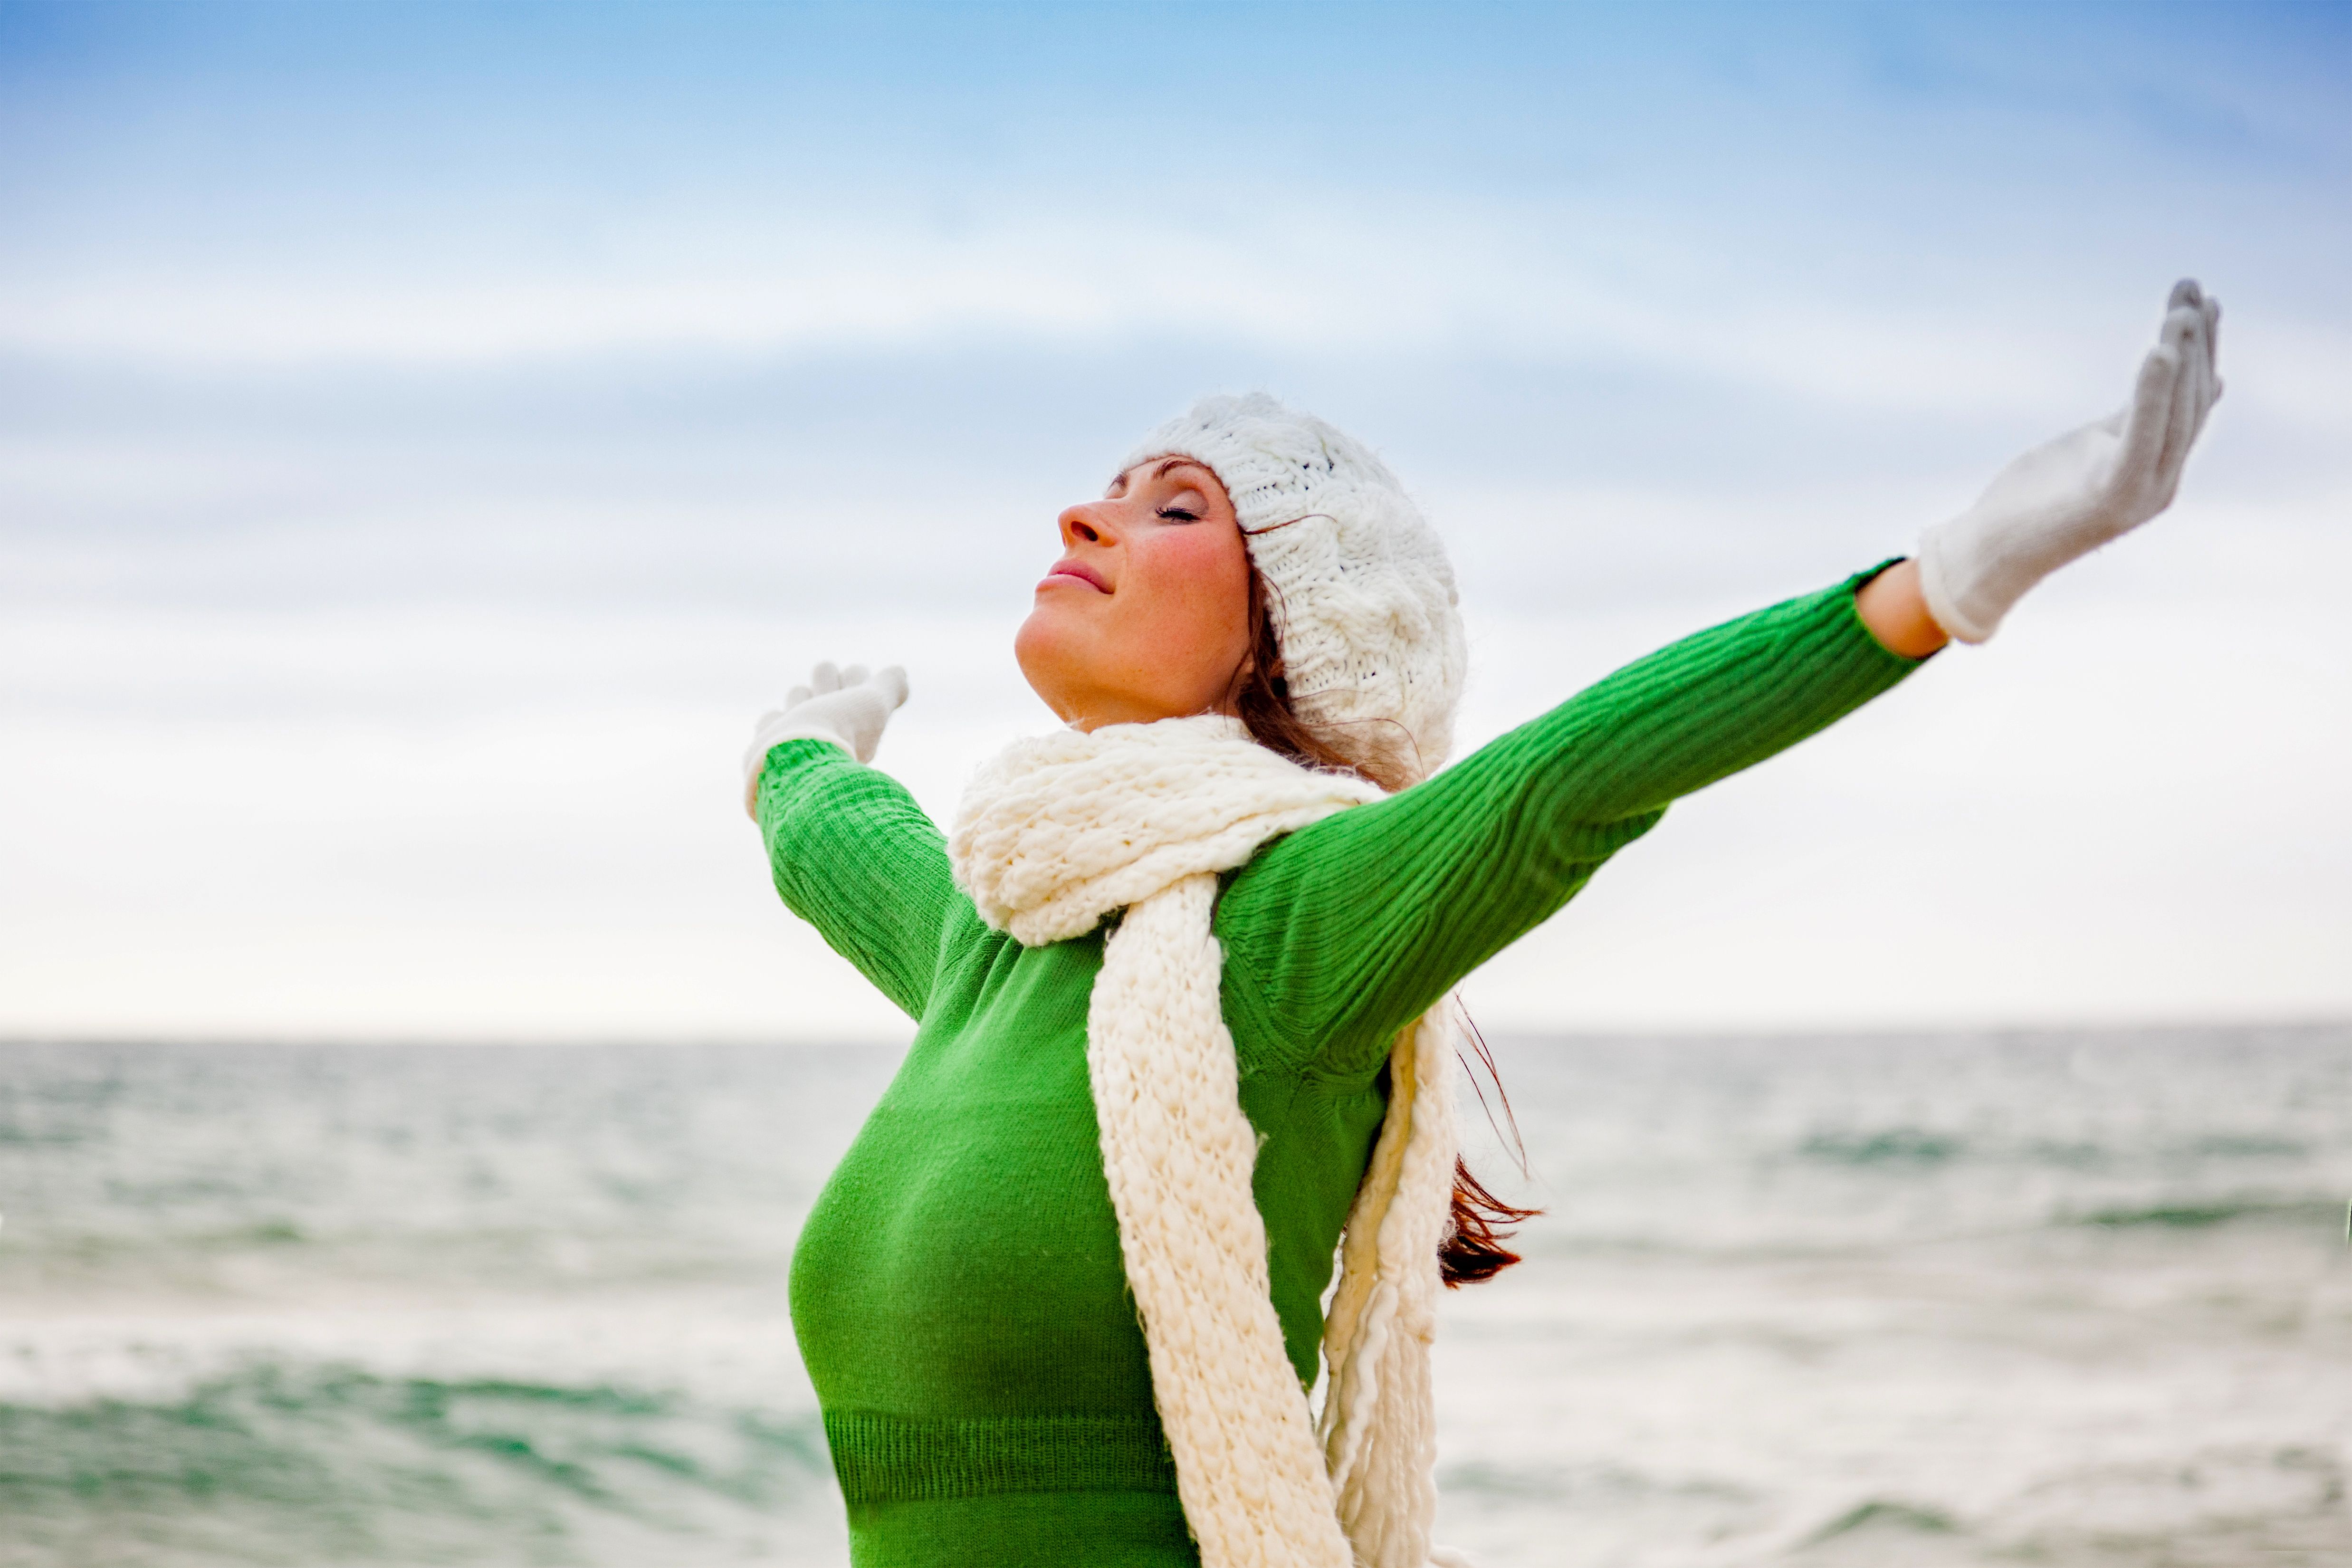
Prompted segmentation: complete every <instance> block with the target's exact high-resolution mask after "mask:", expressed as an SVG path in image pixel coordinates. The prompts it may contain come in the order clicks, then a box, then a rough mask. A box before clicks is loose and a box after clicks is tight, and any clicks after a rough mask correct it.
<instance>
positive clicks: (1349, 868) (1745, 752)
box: [1217, 567, 1917, 1073]
mask: <svg viewBox="0 0 2352 1568" xmlns="http://www.w3.org/2000/svg"><path fill="white" fill-rule="evenodd" d="M1875 570H1884V568H1883V567H1882V568H1878V569H1875ZM1875 570H1874V571H1873V572H1868V573H1863V574H1858V575H1856V576H1855V577H1853V578H1852V579H1849V580H1848V581H1847V582H1844V583H1842V584H1838V585H1837V586H1836V587H1833V588H1830V589H1827V590H1824V591H1823V592H1821V593H1818V594H1813V595H1807V596H1806V597H1804V598H1800V599H1791V600H1790V601H1789V602H1787V603H1786V604H1781V605H1773V606H1771V607H1770V608H1769V609H1764V610H1759V611H1758V612H1756V613H1755V614H1753V615H1749V616H1742V617H1740V618H1739V619H1738V620H1736V621H1730V622H1727V623H1726V624H1725V625H1722V626H1716V627H1713V628H1711V629H1709V630H1707V631H1703V632H1700V633H1698V634H1696V636H1693V637H1685V638H1684V639H1683V640H1682V641H1680V642H1678V643H1675V644H1674V645H1672V646H1671V647H1665V648H1663V649H1661V650H1660V651H1658V652H1656V653H1654V654H1652V655H1650V656H1649V657H1648V658H1643V659H1641V660H1639V661H1637V662H1635V663H1633V664H1630V665H1628V666H1626V667H1625V668H1622V669H1621V670H1618V671H1617V672H1616V673H1615V674H1613V675H1611V676H1609V677H1607V678H1606V679H1602V680H1601V681H1599V682H1598V683H1596V684H1594V685H1593V686H1591V687H1589V688H1587V689H1585V690H1583V691H1581V692H1579V693H1578V694H1577V695H1576V696H1574V697H1572V698H1570V700H1568V701H1567V702H1565V703H1562V704H1561V705H1560V706H1559V707H1558V708H1555V709H1553V710H1551V711H1550V712H1549V713H1547V714H1545V715H1544V716H1543V717H1542V718H1540V719H1538V720H1536V721H1533V722H1532V723H1529V724H1526V725H1523V726H1521V727H1520V728H1518V729H1517V730H1514V731H1511V732H1510V733H1509V734H1507V735H1505V736H1503V737H1501V738H1500V739H1499V740H1496V741H1495V742H1493V743H1492V744H1489V745H1487V746H1485V747H1483V748H1481V749H1480V750H1479V751H1478V752H1475V754H1473V755H1471V756H1469V757H1467V758H1465V759H1464V760H1463V761H1462V762H1461V763H1457V764H1456V765H1454V767H1451V768H1448V769H1446V770H1444V772H1442V773H1438V774H1437V775H1436V776H1435V777H1433V778H1432V779H1429V780H1428V781H1427V782H1425V783H1423V784H1418V785H1415V786H1414V787H1413V788H1412V789H1409V790H1405V791H1403V792H1402V793H1401V794H1399V795H1393V796H1391V798H1389V799H1387V800H1384V801H1381V802H1378V803H1376V804H1374V805H1366V806H1359V807H1357V808H1356V809H1355V810H1353V811H1346V812H1341V813H1340V814H1339V815H1338V816H1331V817H1327V818H1325V819H1324V820H1323V821H1321V822H1318V823H1317V824H1315V825H1314V826H1311V827H1307V828H1304V829H1302V830H1300V831H1299V832H1297V833H1294V834H1292V835H1291V836H1290V837H1287V838H1286V839H1283V840H1282V841H1281V842H1279V843H1277V844H1275V845H1273V846H1271V847H1268V848H1267V849H1265V851H1263V852H1262V853H1261V854H1260V855H1259V856H1258V857H1257V858H1256V859H1255V860H1253V861H1251V862H1250V864H1249V865H1248V866H1246V867H1244V868H1243V869H1242V870H1241V871H1240V872H1239V873H1238V874H1236V875H1235V876H1234V879H1232V881H1231V882H1230V883H1229V884H1228V885H1227V888H1226V890H1225V893H1224V896H1223V900H1222V901H1221V903H1220V905H1219V908H1218V915H1217V935H1218V938H1219V940H1220V941H1221V942H1223V945H1224V950H1225V984H1224V1000H1225V1009H1226V1017H1227V1019H1228V1020H1229V1021H1230V1022H1231V1023H1232V1024H1233V1026H1234V1037H1235V1038H1236V1040H1253V1039H1255V1040H1257V1041H1260V1042H1270V1043H1271V1048H1272V1049H1273V1050H1274V1051H1275V1052H1276V1055H1277V1058H1278V1059H1277V1060H1276V1061H1273V1062H1252V1061H1247V1060H1244V1063H1243V1068H1244V1071H1250V1070H1254V1069H1255V1068H1260V1067H1266V1066H1290V1067H1297V1066H1300V1065H1304V1064H1306V1063H1307V1062H1309V1061H1315V1060H1318V1058H1319V1065H1321V1066H1322V1067H1324V1068H1326V1069H1328V1070H1330V1071H1334V1072H1340V1073H1352V1072H1358V1071H1363V1070H1367V1069H1369V1068H1376V1067H1377V1066H1378V1064H1379V1063H1380V1062H1381V1060H1382V1059H1384V1058H1385V1057H1386V1055H1387V1052H1388V1048H1389V1046H1390V1043H1391V1040H1392V1039H1393V1038H1394V1037H1395V1034H1396V1032H1397V1030H1399V1029H1400V1028H1402V1027H1403V1026H1404V1025H1405V1024H1406V1023H1407V1022H1409V1021H1410V1020H1412V1018H1413V1017H1414V1016H1417V1015H1418V1014H1420V1013H1421V1012H1423V1010H1424V1009H1426V1008H1427V1007H1428V1006H1429V1005H1431V1004H1433V1003H1434V1002H1435V1001H1436V1000H1437V999H1438V998H1439V997H1440V996H1442V995H1444V994H1445V992H1446V991H1447V990H1448V989H1449V988H1450V987H1452V986H1453V985H1454V984H1456V983H1458V982H1459V981H1460V980H1461V979H1462V978H1463V977H1464V976H1465V975H1466V974H1468V973H1470V972H1471V971H1472V970H1473V969H1475V968H1476V967H1477V966H1478V965H1479V964H1481V963H1485V962H1486V960H1487V959H1488V958H1491V957H1493V956H1494V955H1495V954H1496V952H1500V951H1501V950H1502V949H1503V948H1505V947H1507V946H1508V945H1509V944H1510V943H1511V942H1513V941H1515V940H1516V939H1517V938H1518V937H1520V936H1523V935H1525V934H1526V933H1527V932H1528V931H1531V930H1533V929H1534V928H1535V927H1536V926H1538V925H1539V924H1541V923H1542V922H1543V921H1544V920H1545V919H1547V918H1548V917H1549V916H1550V915H1551V914H1552V913H1553V912H1554V911H1556V910H1559V907H1560V906H1561V905H1562V904H1564V903H1566V902H1567V901H1568V900H1570V898H1572V897H1573V896H1574V895H1575V894H1576V892H1577V890H1578V889H1580V888H1582V887H1583V886H1584V884H1585V882H1586V880H1587V879H1590V878H1591V875H1592V873H1593V871H1594V870H1595V869H1596V868H1598V867H1599V866H1600V865H1601V862H1603V861H1605V860H1607V859H1608V858H1609V857H1611V856H1612V855H1613V854H1615V853H1616V852H1617V851H1618V850H1620V849H1622V848H1623V847H1625V846H1626V845H1628V844H1630V843H1632V842H1633V840H1634V839H1636V838H1638V837H1641V836H1642V835H1643V834H1644V833H1646V832H1648V831H1649V830H1650V828H1651V827H1652V826H1654V825H1655V824H1656V822H1657V820H1658V818H1659V817H1660V816H1663V815H1664V812H1665V808H1666V805H1667V803H1669V802H1670V801H1673V800H1674V799H1675V798H1676V797H1677V796H1680V795H1688V794H1690V793H1691V792H1692V791H1694V790H1698V789H1703V788H1705V787H1706V785H1708V784H1713V783H1715V782H1716V781H1717V779H1720V778H1723V777H1726V776H1727V775H1728V774H1731V773H1738V771H1739V770H1741V769H1742V768H1746V767H1749V766H1752V765H1754V764H1755V763H1759V762H1761V761H1763V760H1764V759H1765V758H1766V757H1769V756H1770V755H1772V754H1773V753H1774V752H1780V751H1782V750H1784V749H1786V748H1787V747H1790V746H1792V745H1794V744H1796V743H1797V742H1799V741H1801V740H1803V739H1804V738H1805V737H1806V736H1808V735H1810V734H1811V733H1813V732H1814V731H1817V730H1820V729H1822V728H1823V727H1824V726H1826V725H1828V724H1830V723H1832V722H1833V721H1836V720H1837V719H1839V718H1841V717H1842V716H1843V715H1844V714H1846V713H1849V712H1851V711H1853V710H1854V709H1855V708H1858V707H1860V706H1861V705H1862V704H1863V703H1864V702H1866V701H1868V700H1870V699H1872V698H1873V697H1875V696H1877V695H1878V694H1879V693H1881V692H1883V691H1885V690H1886V689H1888V688H1890V687H1892V686H1894V685H1895V683H1896V682H1898V681H1900V680H1901V679H1903V678H1904V677H1905V676H1906V675H1907V674H1909V673H1910V672H1911V670H1913V669H1914V668H1916V667H1917V665H1916V661H1915V660H1911V659H1907V658H1902V657H1900V656H1898V655H1895V654H1893V653H1889V652H1888V651H1887V650H1886V649H1885V647H1881V646H1880V644H1879V642H1878V640H1877V639H1876V638H1875V637H1872V636H1871V635H1870V632H1869V630H1868V628H1867V627H1865V626H1864V625H1863V624H1862V618H1861V616H1860V615H1859V614H1858V613H1857V612H1856V610H1855V608H1854V591H1855V589H1856V588H1857V587H1858V586H1859V585H1860V584H1863V583H1864V582H1866V581H1868V580H1869V578H1870V577H1872V576H1874V575H1875Z"/></svg>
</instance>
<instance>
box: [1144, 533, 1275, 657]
mask: <svg viewBox="0 0 2352 1568" xmlns="http://www.w3.org/2000/svg"><path fill="white" fill-rule="evenodd" d="M1133 555H1134V564H1135V565H1136V566H1138V567H1140V568H1142V570H1141V571H1140V572H1139V573H1138V574H1137V576H1139V578H1140V579H1141V580H1142V581H1143V582H1144V583H1145V584H1148V585H1149V586H1150V607H1151V612H1152V613H1151V617H1150V618H1151V620H1152V622H1153V631H1154V632H1155V633H1156V634H1157V635H1158V636H1159V637H1162V638H1164V639H1166V641H1167V642H1168V643H1169V644H1171V645H1176V646H1181V647H1189V648H1192V649H1194V650H1196V651H1198V652H1201V653H1202V654H1210V653H1222V652H1223V651H1224V650H1225V648H1226V647H1227V646H1228V645H1230V644H1232V643H1234V641H1235V640H1236V639H1239V640H1241V641H1244V642H1246V641H1247V639H1248V628H1247V627H1246V626H1244V625H1243V622H1244V620H1246V619H1247V617H1248V612H1249V556H1248V554H1247V552H1246V551H1245V549H1244V546H1243V544H1242V542H1241V538H1240V536H1239V535H1238V534H1232V533H1220V532H1217V531H1212V530H1211V529H1208V528H1205V527H1202V528H1186V529H1169V530H1166V531H1162V532H1160V533H1159V534H1156V535H1154V536H1153V537H1152V539H1151V540H1150V542H1149V543H1148V544H1146V545H1145V546H1144V547H1142V548H1141V549H1138V550H1135V551H1134V552H1133Z"/></svg>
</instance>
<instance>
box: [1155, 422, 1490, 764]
mask: <svg viewBox="0 0 2352 1568" xmlns="http://www.w3.org/2000/svg"><path fill="white" fill-rule="evenodd" d="M1159 457H1186V458H1192V459H1193V460H1194V461H1196V462H1201V463H1205V464H1207V465H1208V467H1209V468H1210V469H1211V470H1213V472H1214V473H1215V474H1216V476H1217V478H1218V479H1220V480H1221V481H1223V484H1224V487H1225V490H1226V493H1227V494H1228V495H1230V496H1231V497H1232V498H1233V503H1234V511H1235V512H1236V513H1237V514H1238V515H1239V517H1240V520H1241V526H1242V532H1243V534H1244V536H1246V538H1247V540H1248V542H1249V552H1250V560H1251V562H1252V563H1254V564H1255V566H1256V567H1257V569H1258V572H1259V574H1260V575H1262V576H1264V577H1265V580H1266V582H1267V584H1269V585H1270V586H1271V587H1272V588H1273V589H1274V602H1273V611H1274V629H1275V634H1276V637H1279V638H1280V639H1281V641H1282V658H1283V666H1284V676H1285V679H1286V681H1287V683H1288V687H1289V691H1290V700H1291V705H1292V706H1293V707H1294V708H1295V709H1296V710H1297V713H1298V716H1299V718H1300V719H1302V720H1304V721H1306V722H1307V724H1308V725H1310V726H1312V727H1313V728H1314V729H1315V730H1316V731H1317V732H1318V734H1319V735H1320V736H1321V737H1322V738H1323V739H1324V740H1325V741H1326V742H1328V743H1329V744H1330V746H1331V747H1332V749H1333V750H1335V751H1337V752H1339V753H1340V754H1341V755H1342V756H1345V757H1347V758H1348V759H1349V761H1351V762H1356V763H1366V762H1369V763H1373V764H1375V765H1376V766H1378V765H1381V764H1385V765H1386V766H1387V767H1388V768H1390V769H1393V770H1396V771H1400V772H1402V773H1403V774H1404V775H1405V776H1406V777H1408V778H1418V777H1422V776H1423V775H1426V774H1427V773H1432V772H1433V771H1434V770H1435V769H1436V768H1437V766H1438V764H1439V763H1443V762H1444V760H1445V756H1446V752H1448V751H1449V750H1450V749H1451V748H1452V746H1453V744H1454V706H1455V704H1456V703H1457V702H1459V701H1460V700H1461V696H1462V677H1463V672H1464V669H1465V666H1466V664H1467V663H1468V658H1467V654H1466V652H1465V648H1464V646H1463V637H1462V612H1461V609H1460V607H1459V600H1460V595H1457V594H1456V593H1455V591H1454V567H1453V564H1452V563H1450V562H1448V561H1447V560H1446V558H1445V547H1444V545H1443V544H1441V543H1439V542H1438V539H1437V534H1436V533H1435V531H1433V530H1432V529H1431V528H1430V526H1429V524H1428V522H1427V521H1425V520H1423V517H1422V515H1421V509H1420V508H1419V507H1416V506H1415V505H1413V503H1412V498H1411V497H1410V496H1408V495H1406V494H1405V492H1404V487H1403V486H1402V485H1400V484H1399V483H1397V480H1396V476H1395V475H1393V474H1391V473H1390V472H1389V470H1388V468H1387V466H1386V465H1385V464H1383V463H1382V462H1381V460H1380V458H1376V457H1374V456H1373V455H1372V453H1371V451H1370V448H1369V447H1365V446H1364V445H1363V444H1362V443H1360V442H1359V441H1356V440H1354V439H1352V438H1350V437H1348V436H1346V435H1343V434H1342V433H1341V432H1339V431H1338V430H1336V429H1334V428H1332V427H1331V426H1328V425H1327V424H1325V423H1324V422H1323V421H1322V420H1320V419H1318V418H1316V417H1315V416H1313V415H1311V414H1301V413H1298V412H1297V410H1295V409H1290V408H1286V407H1284V406H1283V405H1282V404H1281V403H1279V402H1277V401H1276V399H1274V398H1272V397H1269V396H1267V395H1265V394H1264V393H1262V392H1260V393H1251V394H1249V395H1246V396H1241V397H1230V396H1216V397H1204V398H1202V400H1201V401H1200V402H1198V403H1196V404H1194V405H1192V408H1191V409H1190V410H1189V411H1187V412H1186V413H1184V414H1182V415H1180V416H1177V417H1176V418H1174V419H1171V420H1170V421H1169V422H1168V423H1167V424H1165V425H1162V426H1160V428H1158V429H1157V430H1154V431H1153V432H1152V433H1151V434H1150V435H1149V436H1147V437H1144V439H1143V442H1142V444H1141V445H1140V446H1139V447H1136V449H1135V451H1134V452H1133V453H1132V454H1130V455H1129V458H1128V459H1127V461H1126V462H1125V463H1123V464H1121V465H1120V470H1121V471H1122V472H1124V471H1125V470H1127V469H1129V468H1133V467H1134V466H1135V465H1136V464H1138V463H1140V462H1143V461H1145V460H1147V459H1149V458H1159Z"/></svg>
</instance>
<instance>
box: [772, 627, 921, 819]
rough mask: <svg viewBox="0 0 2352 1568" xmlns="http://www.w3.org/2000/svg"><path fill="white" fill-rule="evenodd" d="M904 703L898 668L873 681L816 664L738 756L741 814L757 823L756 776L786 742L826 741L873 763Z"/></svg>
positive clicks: (859, 668) (861, 669)
mask: <svg viewBox="0 0 2352 1568" xmlns="http://www.w3.org/2000/svg"><path fill="white" fill-rule="evenodd" d="M906 700H907V672H906V671H905V670H903V669H901V668H898V666H897V665H895V664H894V665H891V666H890V667H889V668H887V669H879V670H877V671H875V672H874V674H873V675H872V676H870V677H869V676H868V675H867V674H866V667H865V666H864V665H862V664H853V665H851V666H850V667H849V668H847V669H835V668H834V667H833V666H832V665H830V664H820V665H818V666H817V667H816V668H815V669H814V670H812V671H810V672H809V683H808V684H807V685H806V686H795V687H793V689H792V690H790V691H789V692H787V693H785V694H784V705H783V706H782V708H779V709H777V710H775V711H774V712H772V713H763V714H761V716H760V722H759V724H758V725H757V726H756V727H755V728H754V729H753V730H752V731H751V750H750V751H747V752H744V753H743V809H744V810H745V811H746V812H749V813H750V814H751V820H752V821H754V822H757V821H758V820H759V819H760V773H761V770H762V769H763V768H765V767H766V766H767V765H768V752H769V751H770V750H771V749H772V748H773V747H775V746H779V745H782V743H783V742H786V741H830V742H833V743H834V744H835V745H836V746H839V747H840V748H841V749H842V750H843V751H845V752H848V753H849V754H850V755H851V756H853V757H856V759H857V760H858V761H859V762H861V763H870V762H872V761H873V760H874V748H875V747H877V746H878V745H880V744H881V743H882V727H883V726H884V725H885V724H887V723H888V722H889V721H890V715H891V714H893V713H895V712H897V711H898V707H899V705H900V704H901V703H903V702H905V701H906Z"/></svg>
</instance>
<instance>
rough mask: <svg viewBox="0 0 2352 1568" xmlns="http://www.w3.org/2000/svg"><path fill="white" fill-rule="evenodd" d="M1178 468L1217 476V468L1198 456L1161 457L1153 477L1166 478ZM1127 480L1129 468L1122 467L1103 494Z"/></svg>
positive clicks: (1104, 487) (1153, 471)
mask: <svg viewBox="0 0 2352 1568" xmlns="http://www.w3.org/2000/svg"><path fill="white" fill-rule="evenodd" d="M1177 468H1198V469H1200V470H1201V471H1202V473H1204V474H1206V475H1208V476H1209V477H1210V478H1211V479H1216V477H1217V470H1216V469H1214V468H1211V467H1209V465H1208V464H1206V463H1204V462H1202V461H1201V459H1200V458H1160V466H1159V467H1158V468H1154V469H1152V470H1151V477H1152V478H1153V479H1166V478H1167V477H1168V476H1169V474H1170V473H1171V472H1172V471H1173V470H1175V469H1177ZM1126 482H1127V470H1126V469H1125V468H1121V469H1120V470H1119V471H1118V472H1117V473H1115V474H1113V475H1112V476H1111V477H1110V482H1109V483H1108V484H1107V485H1105V486H1103V494H1105V495H1108V494H1110V492H1111V491H1113V490H1115V489H1118V487H1119V486H1121V485H1123V484H1125V483H1126ZM1219 482H1220V483H1223V481H1222V480H1220V481H1219Z"/></svg>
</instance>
